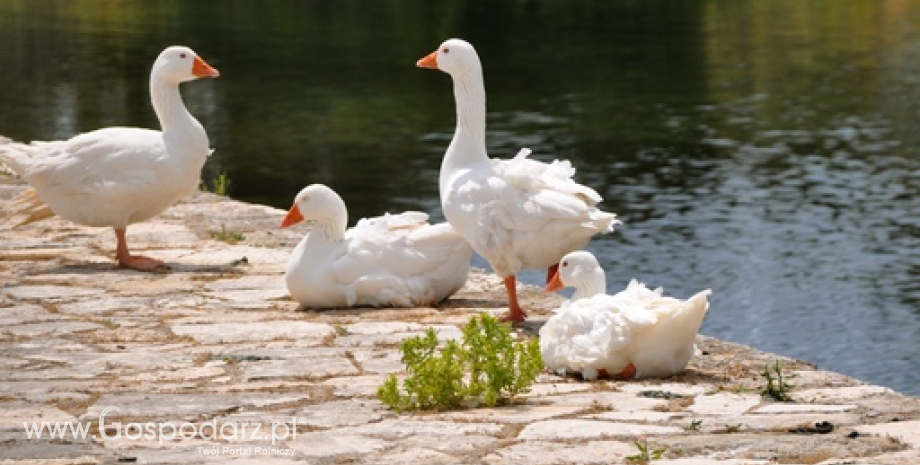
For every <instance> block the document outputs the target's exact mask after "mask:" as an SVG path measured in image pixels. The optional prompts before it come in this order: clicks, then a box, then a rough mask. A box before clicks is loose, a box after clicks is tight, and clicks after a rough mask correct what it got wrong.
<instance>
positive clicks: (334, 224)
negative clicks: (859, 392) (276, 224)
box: [281, 184, 348, 239]
mask: <svg viewBox="0 0 920 465" xmlns="http://www.w3.org/2000/svg"><path fill="white" fill-rule="evenodd" d="M300 222H306V223H307V224H312V225H314V226H316V228H317V229H319V230H321V231H324V232H325V233H326V235H327V236H329V237H330V238H332V239H341V238H342V236H343V235H344V234H345V227H346V225H347V224H348V210H347V209H346V207H345V202H344V201H343V200H342V197H339V194H337V193H336V192H335V191H334V190H332V189H330V188H329V187H327V186H324V185H322V184H311V185H309V186H307V187H305V188H304V189H303V190H301V191H300V193H298V194H297V197H295V198H294V205H293V206H291V209H290V210H288V213H287V216H285V217H284V219H283V220H282V221H281V227H282V228H287V227H289V226H292V225H295V224H297V223H300Z"/></svg>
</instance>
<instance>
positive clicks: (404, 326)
mask: <svg viewBox="0 0 920 465" xmlns="http://www.w3.org/2000/svg"><path fill="white" fill-rule="evenodd" d="M344 327H345V331H347V333H348V334H357V335H362V336H366V335H371V334H393V333H415V332H418V333H422V332H424V331H425V330H426V329H427V327H426V326H423V325H420V324H418V323H408V322H402V321H380V322H375V321H368V322H361V323H353V324H350V325H345V326H344ZM451 328H453V329H456V327H451Z"/></svg>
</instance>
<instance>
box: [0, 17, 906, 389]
mask: <svg viewBox="0 0 920 465" xmlns="http://www.w3.org/2000/svg"><path fill="white" fill-rule="evenodd" d="M448 37H462V38H465V39H467V40H469V41H470V42H472V43H473V44H474V45H475V46H476V47H477V49H478V50H479V53H480V56H481V58H482V61H483V65H484V69H485V75H486V76H485V78H486V87H487V90H488V92H489V115H488V123H489V149H490V152H491V154H492V156H500V157H509V156H512V155H514V154H515V153H516V152H517V150H518V149H519V148H520V147H522V146H527V147H531V148H532V149H534V154H535V155H534V156H535V157H536V158H540V159H544V160H551V159H552V158H554V157H561V158H568V159H571V160H572V161H573V163H574V164H575V165H576V166H577V167H578V168H579V174H578V179H579V180H581V181H582V182H584V183H586V184H588V185H591V186H592V187H594V188H596V189H597V190H598V191H599V192H600V193H601V194H602V195H604V197H605V198H606V199H607V200H606V201H605V207H606V209H608V210H610V211H614V212H617V213H619V214H620V215H621V216H622V218H623V219H624V221H625V225H623V227H622V228H621V229H620V230H618V231H617V232H616V233H614V234H612V235H610V236H608V237H603V238H599V239H597V240H595V241H593V242H592V243H591V244H590V246H589V247H590V249H591V250H592V251H594V252H595V253H596V254H598V255H599V257H600V258H601V262H602V264H603V266H604V267H605V268H606V269H607V270H608V280H609V283H610V288H611V290H616V289H618V288H621V287H622V286H624V285H625V283H626V282H627V281H628V280H629V278H632V277H636V278H639V279H642V280H645V281H646V282H648V283H649V284H650V285H655V286H657V285H661V286H664V287H665V289H666V290H667V292H668V293H669V294H673V295H676V296H680V297H686V296H688V295H690V294H691V293H693V292H695V291H697V290H699V289H701V288H706V287H709V288H712V289H713V291H714V294H713V298H712V307H711V309H710V313H709V315H708V316H707V319H706V321H705V323H704V326H703V332H704V333H706V334H711V335H714V336H717V337H721V338H725V339H728V340H734V341H739V342H743V343H747V344H750V345H753V346H755V347H758V348H761V349H765V350H770V351H775V352H779V353H782V354H785V355H790V356H794V357H799V358H803V359H806V360H809V361H812V362H816V363H817V364H818V365H819V366H821V367H822V368H827V369H831V370H835V371H840V372H843V373H847V374H850V375H853V376H856V377H858V378H861V379H864V380H866V381H870V382H874V383H878V384H883V385H886V386H890V387H893V388H895V389H898V390H900V391H903V392H907V393H911V394H914V395H918V394H920V386H918V383H920V285H918V280H920V218H918V207H917V205H918V201H917V200H916V199H917V197H918V194H920V152H918V147H920V130H918V129H920V125H918V123H917V121H918V120H920V103H918V102H920V100H918V97H920V61H918V60H920V2H910V1H876V0H853V1H846V2H843V1H835V0H814V1H808V2H802V1H798V0H773V1H744V0H723V1H715V0H711V1H687V0H673V1H664V0H644V1H638V0H636V1H615V2H609V1H598V2H571V1H548V0H547V1H536V0H535V1H508V2H504V1H501V2H499V1H496V2H463V1H439V2H430V1H427V0H407V1H382V0H381V1H335V2H329V1H293V0H292V1H259V2H252V1H227V0H224V1H221V2H202V1H194V0H181V1H180V0H175V1H158V2H146V1H102V0H92V1H90V0H73V1H42V2H35V1H31V0H19V1H11V0H0V134H4V135H7V136H10V137H14V138H16V139H22V140H33V139H39V140H40V139H54V138H65V137H69V136H71V135H74V134H76V133H78V132H81V131H86V130H91V129H95V128H98V127H101V126H110V125H137V126H148V127H156V125H157V122H156V119H155V117H154V115H153V113H152V111H151V109H150V105H149V102H148V98H147V88H146V85H147V74H148V72H149V66H150V63H151V62H152V60H153V59H154V57H155V56H156V55H157V54H158V53H159V51H160V50H161V49H162V48H164V47H165V46H167V45H171V44H185V45H189V46H191V47H193V48H194V49H195V50H197V51H198V52H199V54H200V55H202V56H203V57H204V58H205V59H206V60H207V61H208V62H209V63H211V64H212V65H214V66H215V67H216V68H218V69H219V70H220V71H221V77H220V79H217V80H207V81H201V82H194V83H190V84H186V85H185V86H184V89H183V93H184V95H185V97H186V102H187V103H188V106H189V107H190V109H191V110H192V112H193V113H194V114H196V115H197V116H198V117H199V119H200V120H201V121H202V123H203V124H204V125H205V127H206V128H207V129H208V132H209V134H210V136H211V139H212V142H213V146H214V147H215V148H216V149H217V150H216V152H215V154H214V156H213V157H212V159H211V160H210V161H209V163H208V166H207V167H206V173H205V178H206V179H207V180H210V179H212V178H214V177H215V176H216V175H217V174H218V173H221V172H226V173H228V175H229V178H230V179H231V185H230V195H231V196H233V197H235V198H239V199H243V200H248V201H253V202H259V203H265V204H269V205H274V206H277V207H283V208H286V207H287V206H288V205H289V204H290V202H291V199H292V198H293V196H294V194H296V193H297V191H298V190H299V189H300V188H302V187H303V186H305V185H306V184H309V183H314V182H322V183H325V184H328V185H330V186H331V187H333V188H334V189H336V190H337V191H338V192H340V193H341V194H342V196H343V197H344V198H345V201H346V202H347V203H348V205H349V207H350V210H351V213H352V217H353V219H354V218H357V217H361V216H367V215H377V214H380V213H382V212H384V211H387V210H389V211H396V210H404V209H421V210H425V211H429V212H431V213H432V214H434V215H436V216H437V215H439V214H440V213H439V206H438V201H437V170H438V167H439V163H440V158H441V155H442V154H443V152H444V149H445V148H446V146H447V143H448V142H449V140H450V137H451V134H452V131H453V124H454V113H453V112H454V108H453V96H452V94H451V86H450V80H449V77H448V76H447V75H445V74H443V73H439V72H435V71H430V70H420V69H417V68H415V66H414V64H415V61H416V60H417V59H418V58H420V57H422V56H423V55H425V54H427V53H428V52H430V51H432V50H434V49H435V48H436V47H437V46H438V44H439V43H440V42H441V41H442V40H444V39H446V38H448ZM537 276H538V275H536V274H534V275H527V276H525V278H526V279H528V280H531V281H532V282H536V281H537V280H538V278H537Z"/></svg>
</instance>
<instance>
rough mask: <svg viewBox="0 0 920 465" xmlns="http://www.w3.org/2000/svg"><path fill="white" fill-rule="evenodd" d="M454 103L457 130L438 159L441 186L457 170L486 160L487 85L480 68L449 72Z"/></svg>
mask: <svg viewBox="0 0 920 465" xmlns="http://www.w3.org/2000/svg"><path fill="white" fill-rule="evenodd" d="M452 77H453V81H454V99H455V100H456V105H457V129H456V131H455V132H454V138H453V140H451V142H450V145H449V146H448V147H447V153H446V154H445V155H444V160H443V161H442V162H441V175H440V187H441V192H442V193H443V192H445V188H446V186H445V184H446V183H448V182H449V181H450V179H451V178H452V177H453V176H454V174H456V172H457V171H459V170H463V169H464V168H469V167H471V166H473V165H475V164H477V163H481V162H483V161H486V160H487V159H488V155H487V154H486V88H485V84H484V83H483V79H482V69H481V67H478V66H477V67H474V68H472V69H469V70H465V71H461V72H457V73H455V74H453V75H452Z"/></svg>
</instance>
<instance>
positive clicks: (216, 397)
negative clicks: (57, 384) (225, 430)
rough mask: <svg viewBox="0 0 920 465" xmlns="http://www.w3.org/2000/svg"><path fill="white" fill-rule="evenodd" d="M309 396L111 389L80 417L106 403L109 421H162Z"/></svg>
mask: <svg viewBox="0 0 920 465" xmlns="http://www.w3.org/2000/svg"><path fill="white" fill-rule="evenodd" d="M307 398H309V394H276V393H270V392H251V393H250V392H240V393H204V394H198V393H190V394H171V393H162V394H159V393H130V392H128V393H115V394H102V395H101V396H100V397H99V398H98V399H96V402H95V403H94V404H93V405H91V406H90V407H89V408H88V409H87V411H86V413H84V414H83V415H81V417H80V418H81V419H85V420H98V418H99V415H100V414H101V413H102V412H103V410H105V409H106V408H107V407H115V408H117V409H118V410H117V411H110V412H109V413H108V414H107V415H106V418H109V419H111V421H117V420H118V419H125V418H130V419H132V421H133V420H134V419H135V418H137V417H142V418H154V417H155V418H162V419H163V420H164V421H187V419H200V418H201V416H202V415H215V414H222V413H227V412H229V411H234V410H237V409H255V408H265V407H270V406H280V405H284V404H288V403H291V402H299V401H301V400H303V399H307Z"/></svg>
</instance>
